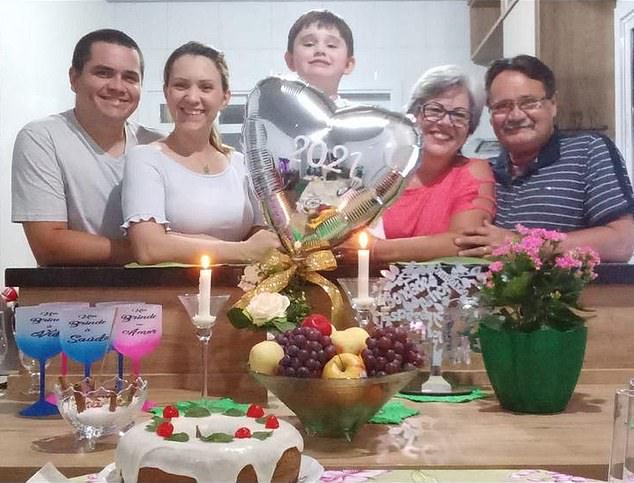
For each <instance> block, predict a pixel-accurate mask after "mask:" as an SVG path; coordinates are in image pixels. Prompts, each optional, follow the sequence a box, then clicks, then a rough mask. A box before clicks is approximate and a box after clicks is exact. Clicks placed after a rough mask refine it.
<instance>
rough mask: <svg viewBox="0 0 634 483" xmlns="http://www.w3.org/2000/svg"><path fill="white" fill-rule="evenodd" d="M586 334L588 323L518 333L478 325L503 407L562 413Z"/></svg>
mask: <svg viewBox="0 0 634 483" xmlns="http://www.w3.org/2000/svg"><path fill="white" fill-rule="evenodd" d="M587 333H588V330H587V328H586V327H579V328H576V329H572V330H568V331H565V332H562V331H559V330H556V329H552V328H550V327H544V328H542V329H539V330H536V331H533V332H519V331H512V330H497V329H492V328H491V327H488V326H486V325H484V324H481V325H480V328H479V331H478V335H479V337H480V345H481V348H482V358H483V359H484V365H485V367H486V371H487V374H488V376H489V379H490V381H491V385H492V386H493V390H494V391H495V395H496V396H497V398H498V400H499V401H500V404H501V405H502V407H503V408H505V409H509V410H511V411H515V412H522V413H538V414H547V413H558V412H561V411H563V410H564V409H565V408H566V405H567V404H568V401H569V400H570V397H571V396H572V393H573V391H574V389H575V386H576V385H577V379H578V378H579V373H580V372H581V366H582V365H583V356H584V354H585V349H586V337H587Z"/></svg>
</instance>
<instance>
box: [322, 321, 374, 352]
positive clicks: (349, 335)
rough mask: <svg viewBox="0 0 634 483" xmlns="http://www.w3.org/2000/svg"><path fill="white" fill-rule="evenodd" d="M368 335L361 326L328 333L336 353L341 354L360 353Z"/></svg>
mask: <svg viewBox="0 0 634 483" xmlns="http://www.w3.org/2000/svg"><path fill="white" fill-rule="evenodd" d="M368 337H370V334H368V333H367V331H366V330H365V329H362V328H361V327H350V328H349V329H346V330H338V331H336V332H333V333H332V334H330V340H332V343H333V345H334V346H335V349H337V354H343V353H344V352H347V353H350V354H360V353H361V351H362V350H363V349H365V348H366V345H365V341H366V339H367V338H368Z"/></svg>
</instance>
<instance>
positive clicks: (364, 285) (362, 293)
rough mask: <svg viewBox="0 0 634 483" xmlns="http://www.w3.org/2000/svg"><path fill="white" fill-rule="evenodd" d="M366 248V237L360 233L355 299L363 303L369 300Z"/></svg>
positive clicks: (368, 255)
mask: <svg viewBox="0 0 634 483" xmlns="http://www.w3.org/2000/svg"><path fill="white" fill-rule="evenodd" d="M367 246H368V235H367V233H366V232H364V231H362V232H361V235H359V250H358V251H357V258H358V262H359V266H358V272H357V298H359V299H360V300H362V301H365V300H367V299H368V298H369V294H368V286H369V281H370V250H368V249H367V248H366V247H367Z"/></svg>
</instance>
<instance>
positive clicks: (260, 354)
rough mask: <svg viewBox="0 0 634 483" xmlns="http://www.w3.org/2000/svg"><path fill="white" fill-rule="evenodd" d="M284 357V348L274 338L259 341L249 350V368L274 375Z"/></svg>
mask: <svg viewBox="0 0 634 483" xmlns="http://www.w3.org/2000/svg"><path fill="white" fill-rule="evenodd" d="M282 357H284V349H283V348H282V346H281V345H279V344H278V343H277V342H275V341H274V340H265V341H262V342H258V343H257V344H255V345H254V346H253V347H251V352H249V368H250V369H251V370H252V371H254V372H261V373H262V374H269V375H273V374H275V373H276V371H277V365H278V364H279V362H280V359H281V358H282Z"/></svg>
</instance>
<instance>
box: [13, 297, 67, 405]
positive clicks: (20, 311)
mask: <svg viewBox="0 0 634 483" xmlns="http://www.w3.org/2000/svg"><path fill="white" fill-rule="evenodd" d="M58 324H59V314H58V312H56V311H54V310H50V309H44V310H42V309H41V308H38V307H18V308H16V311H15V342H16V344H17V346H18V348H19V349H20V350H21V351H22V352H24V353H25V354H26V355H27V356H29V357H32V358H33V359H37V360H38V361H39V364H40V395H39V398H38V400H37V401H35V403H33V404H32V405H31V406H28V407H27V408H24V409H23V410H22V411H20V413H19V414H20V416H25V417H42V416H53V415H58V414H59V411H58V409H57V406H56V405H55V404H51V403H50V402H48V401H47V400H46V399H45V381H46V361H47V359H50V358H51V357H53V356H55V355H57V354H59V353H60V352H61V350H62V348H61V346H60V343H59V329H58Z"/></svg>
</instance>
